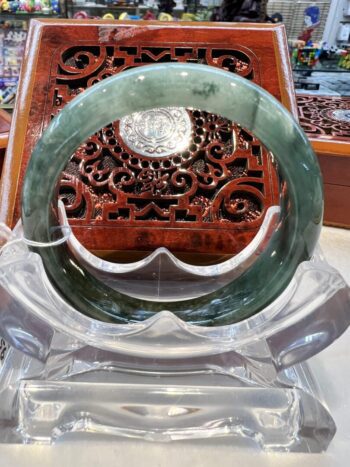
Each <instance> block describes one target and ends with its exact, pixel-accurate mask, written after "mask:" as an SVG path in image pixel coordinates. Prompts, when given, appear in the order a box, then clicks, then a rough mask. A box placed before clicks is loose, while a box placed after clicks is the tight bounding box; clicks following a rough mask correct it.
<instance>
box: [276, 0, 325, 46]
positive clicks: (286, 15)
mask: <svg viewBox="0 0 350 467" xmlns="http://www.w3.org/2000/svg"><path fill="white" fill-rule="evenodd" d="M330 4H331V1H330V0H318V1H303V0H298V1H291V0H269V1H268V3H267V13H268V15H269V16H271V15H273V14H274V13H276V12H279V13H280V14H281V15H282V16H283V20H284V24H285V26H286V31H287V36H288V38H289V39H290V40H296V39H297V38H298V36H299V34H300V32H301V31H302V30H303V29H305V20H304V18H305V14H304V13H305V10H306V9H307V8H309V7H313V6H317V7H318V8H319V10H320V24H319V26H318V27H317V28H316V29H315V31H314V32H313V35H312V39H313V40H314V41H315V42H317V41H321V40H322V35H323V31H324V28H325V24H326V21H327V17H328V12H329V9H330Z"/></svg>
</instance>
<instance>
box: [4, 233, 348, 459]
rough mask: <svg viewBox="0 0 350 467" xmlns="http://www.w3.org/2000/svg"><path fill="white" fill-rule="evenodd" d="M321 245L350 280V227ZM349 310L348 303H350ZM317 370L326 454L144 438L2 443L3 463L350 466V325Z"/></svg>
mask: <svg viewBox="0 0 350 467" xmlns="http://www.w3.org/2000/svg"><path fill="white" fill-rule="evenodd" d="M321 247H322V249H323V252H324V255H325V257H326V258H327V260H328V261H329V263H330V264H331V265H332V266H334V267H336V268H337V269H338V270H339V271H340V272H341V273H342V274H343V276H344V278H345V279H346V280H347V281H348V283H350V230H349V231H347V230H343V229H334V228H329V227H327V228H323V231H322V235H321ZM349 313H350V309H349ZM313 362H314V365H313V367H314V369H315V373H316V375H317V377H318V380H319V382H320V384H321V386H322V389H323V392H324V395H325V399H326V401H327V403H328V406H329V409H330V411H331V413H332V415H333V417H334V419H335V422H336V424H337V428H338V431H337V433H336V435H335V438H334V439H333V441H332V443H331V445H330V447H329V449H328V451H327V452H326V453H323V454H265V453H258V454H255V453H252V452H247V451H242V450H238V449H237V448H235V447H234V446H233V445H228V444H227V443H225V444H224V443H220V441H216V442H208V441H204V442H200V443H198V442H186V443H184V442H182V443H176V444H155V443H148V442H141V441H135V440H130V441H125V440H121V441H113V442H111V443H105V442H103V443H102V442H100V443H91V442H90V443H88V442H86V443H81V442H79V443H78V442H76V443H74V442H71V443H69V444H61V445H56V446H29V445H28V446H16V445H1V444H0V465H1V466H3V467H22V466H25V467H34V466H35V467H41V466H45V467H51V466H54V467H69V466H74V467H87V466H93V467H100V466H101V467H102V466H103V467H106V466H109V465H113V466H123V467H134V466H137V467H160V466H161V467H163V466H164V467H173V466H181V467H187V466H189V467H195V466H201V467H209V466H210V467H211V466H215V467H226V466H230V467H233V466H237V465H238V466H240V467H250V466H253V465H254V466H255V465H258V466H259V467H265V466H269V467H270V466H271V467H275V466H276V467H289V466H298V467H300V466H301V467H348V466H349V465H350V331H349V330H348V331H347V332H346V333H345V334H344V335H343V336H342V337H341V338H339V339H338V341H337V342H335V343H334V344H333V345H332V346H330V347H329V348H328V349H326V350H325V351H323V352H322V353H321V354H319V355H318V356H316V357H314V358H313Z"/></svg>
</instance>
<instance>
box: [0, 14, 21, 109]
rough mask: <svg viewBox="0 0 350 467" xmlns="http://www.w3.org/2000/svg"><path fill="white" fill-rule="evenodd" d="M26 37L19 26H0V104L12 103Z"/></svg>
mask: <svg viewBox="0 0 350 467" xmlns="http://www.w3.org/2000/svg"><path fill="white" fill-rule="evenodd" d="M19 24H21V23H19ZM26 38H27V31H25V30H23V29H21V28H18V27H7V26H5V25H4V26H3V27H1V28H0V106H2V105H4V104H12V103H14V100H15V97H16V91H17V84H18V77H19V72H20V69H21V63H22V57H23V53H24V47H25V42H26Z"/></svg>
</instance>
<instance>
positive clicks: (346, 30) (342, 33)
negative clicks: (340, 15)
mask: <svg viewBox="0 0 350 467" xmlns="http://www.w3.org/2000/svg"><path fill="white" fill-rule="evenodd" d="M349 35H350V25H349V24H340V25H339V29H338V34H337V40H338V41H340V42H348V40H349Z"/></svg>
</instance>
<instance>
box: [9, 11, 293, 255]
mask: <svg viewBox="0 0 350 467" xmlns="http://www.w3.org/2000/svg"><path fill="white" fill-rule="evenodd" d="M169 61H172V62H192V63H193V62H197V63H203V64H208V65H211V66H214V67H219V68H222V69H225V70H228V71H230V72H232V73H238V74H239V75H241V76H243V77H244V78H246V79H249V80H251V81H253V82H255V83H257V84H258V85H260V86H262V87H264V88H265V89H266V90H267V91H269V92H270V93H271V94H273V95H274V96H275V97H276V98H277V99H279V100H280V101H281V102H282V103H283V104H284V105H285V106H286V107H287V108H288V109H289V110H290V111H291V112H292V113H293V114H294V115H295V116H296V115H297V113H296V112H297V110H296V103H295V97H294V89H293V79H292V75H291V70H290V65H289V55H288V47H287V40H286V36H285V31H284V27H283V26H281V25H277V26H275V25H257V24H225V23H212V24H210V23H188V22H186V23H182V24H181V23H178V22H177V23H166V22H162V23H159V22H142V21H141V22H140V21H138V22H125V23H124V22H123V23H122V22H110V21H95V20H92V21H72V20H35V21H32V22H31V27H30V32H29V37H28V42H27V48H26V53H25V60H24V64H23V67H22V72H21V81H20V86H19V91H18V98H17V102H16V109H15V113H14V125H13V128H12V133H11V141H10V145H9V147H8V154H7V159H6V164H5V167H4V176H3V182H2V186H1V211H0V220H2V221H5V222H6V223H7V224H8V225H10V226H13V225H14V224H15V223H16V221H17V220H18V218H19V217H20V196H21V184H22V180H23V176H24V173H25V169H26V165H27V162H28V159H29V157H30V155H31V152H32V150H33V147H34V145H35V143H36V142H37V140H38V138H39V137H40V135H41V133H42V132H43V131H44V129H45V127H46V126H47V125H48V123H49V122H50V120H51V118H52V117H53V116H54V115H56V114H57V113H58V112H59V111H60V109H61V108H62V107H63V106H64V105H65V104H66V103H67V102H69V101H70V100H71V99H72V98H73V97H74V96H76V95H77V94H79V93H80V92H83V91H84V89H85V88H86V87H89V86H91V85H93V84H94V83H96V82H98V81H100V80H102V79H104V78H106V77H108V76H110V75H112V74H115V73H120V72H123V71H124V70H126V69H128V68H131V67H136V66H143V65H146V64H151V63H160V62H169ZM169 92H171V90H169ZM116 104H117V103H116ZM186 113H187V116H188V118H189V119H190V121H191V122H192V127H191V128H192V130H191V131H192V133H191V144H190V145H189V147H188V148H187V149H186V150H184V151H182V152H178V153H173V154H170V155H169V156H167V157H165V158H164V157H163V158H162V159H159V160H155V159H154V158H153V159H150V158H149V157H147V156H144V155H140V154H139V153H137V152H136V151H135V148H134V149H133V148H132V147H130V145H129V146H128V144H126V143H125V140H124V139H122V138H121V133H120V122H111V125H109V126H107V127H106V128H104V129H102V130H101V131H100V132H99V133H98V134H97V135H94V136H92V137H91V138H90V140H89V141H87V142H86V144H85V145H84V146H82V147H81V148H80V149H79V150H78V151H77V152H76V153H75V154H74V155H73V157H72V159H71V161H70V162H69V164H68V165H67V167H66V169H65V171H64V173H63V175H62V180H61V185H60V190H61V196H62V199H63V200H64V202H65V204H66V211H67V215H68V218H69V222H70V224H71V226H72V227H73V231H74V233H75V234H76V236H77V237H78V239H79V240H80V241H81V242H82V243H83V244H84V245H85V246H86V247H87V248H89V249H92V250H95V251H101V250H105V251H115V250H142V251H152V250H154V249H155V248H157V247H159V246H166V247H168V248H169V249H170V250H171V251H175V252H189V253H203V252H205V253H208V252H210V253H213V254H235V253H237V252H238V251H240V250H241V249H242V248H244V247H245V246H246V245H247V244H248V243H249V242H250V241H251V239H252V238H253V237H254V235H255V234H256V232H257V230H258V229H259V227H260V225H261V223H262V221H263V218H264V215H265V213H266V210H267V208H268V207H269V206H271V205H274V204H277V203H278V181H277V176H276V173H275V169H274V168H273V166H272V164H271V160H270V157H269V154H268V151H267V150H266V149H265V148H264V147H262V145H261V144H260V142H259V141H257V140H256V139H255V138H254V136H253V135H250V134H249V133H248V132H247V131H245V129H243V128H240V127H238V126H237V125H235V124H234V122H228V121H227V120H225V119H222V118H220V116H217V115H208V114H206V113H203V112H200V111H197V110H189V109H187V110H186ZM186 118H187V117H186ZM214 153H215V154H214ZM49 156H50V155H48V157H49ZM116 167H118V171H119V172H118V173H120V172H123V173H125V174H126V173H127V174H128V176H130V177H131V178H132V183H131V184H128V185H127V187H125V186H123V183H122V182H121V181H120V178H119V179H118V178H116V179H114V178H113V175H112V173H115V172H116V171H115V170H114V169H115V168H116ZM119 169H120V170H119ZM179 169H181V173H183V172H186V177H187V178H186V177H185V179H182V180H180V179H177V177H178V173H179ZM111 177H112V178H113V179H112V178H111ZM233 180H234V181H235V183H234V184H232V183H231V185H232V186H233V185H235V187H234V188H231V185H230V182H232V181H233ZM111 185H112V188H113V189H111V188H110V187H111ZM38 189H40V187H38ZM116 193H117V196H116V195H115V194H116ZM222 193H225V200H226V201H225V202H224V198H223V194H222ZM220 196H221V198H220ZM117 198H118V200H117ZM227 206H229V209H228V210H227V209H226V208H227Z"/></svg>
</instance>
